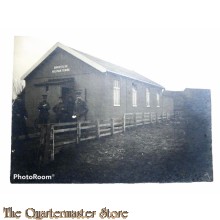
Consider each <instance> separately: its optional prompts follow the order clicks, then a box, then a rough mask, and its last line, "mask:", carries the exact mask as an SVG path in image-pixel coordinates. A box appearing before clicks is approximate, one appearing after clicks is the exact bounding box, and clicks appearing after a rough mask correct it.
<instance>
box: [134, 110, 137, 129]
mask: <svg viewBox="0 0 220 220" xmlns="http://www.w3.org/2000/svg"><path fill="white" fill-rule="evenodd" d="M136 116H137V115H136V113H134V126H135V127H137V118H136Z"/></svg>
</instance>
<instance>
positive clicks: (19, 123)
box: [12, 94, 29, 139]
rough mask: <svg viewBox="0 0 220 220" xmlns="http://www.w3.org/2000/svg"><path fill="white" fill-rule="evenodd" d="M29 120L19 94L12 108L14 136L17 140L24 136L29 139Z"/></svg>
mask: <svg viewBox="0 0 220 220" xmlns="http://www.w3.org/2000/svg"><path fill="white" fill-rule="evenodd" d="M27 118H28V113H27V110H26V108H25V104H24V101H23V99H22V97H21V95H20V94H19V95H18V96H17V98H16V100H15V101H14V103H13V106H12V136H13V137H15V138H16V139H17V138H18V136H20V135H23V134H24V135H25V137H26V138H29V137H28V132H27V127H26V120H27Z"/></svg>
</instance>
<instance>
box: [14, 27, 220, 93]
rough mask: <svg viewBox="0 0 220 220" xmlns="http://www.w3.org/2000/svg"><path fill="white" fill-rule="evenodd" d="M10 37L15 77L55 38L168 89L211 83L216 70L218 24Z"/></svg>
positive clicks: (219, 47) (219, 44)
mask: <svg viewBox="0 0 220 220" xmlns="http://www.w3.org/2000/svg"><path fill="white" fill-rule="evenodd" d="M14 39H15V41H14V68H13V73H14V78H15V79H20V78H21V76H22V75H23V74H24V73H25V72H26V71H27V70H28V69H29V68H30V67H31V66H32V65H33V64H34V63H35V62H37V61H38V59H40V57H41V56H43V55H44V53H45V52H46V51H47V50H49V49H50V48H51V47H52V46H53V45H54V44H55V43H56V42H60V43H62V44H64V45H66V46H69V47H72V48H74V49H77V50H80V51H82V52H85V53H88V54H90V55H93V56H96V57H98V58H101V59H104V60H106V61H109V62H112V63H114V64H117V65H119V66H122V67H125V68H128V69H131V70H134V71H136V72H138V73H139V74H141V75H144V76H145V77H147V78H149V79H151V80H153V81H155V82H157V83H159V84H161V85H163V86H164V87H165V88H166V89H167V90H184V89H185V88H205V89H209V88H212V87H213V86H215V85H216V80H214V78H215V77H214V76H215V75H216V74H218V73H219V72H220V66H219V62H218V61H219V60H220V53H219V51H220V41H219V39H220V30H219V29H190V28H188V29H187V28H162V29H156V28H152V29H145V28H93V29H92V28H87V29H60V30H59V32H57V31H55V30H52V31H48V32H47V33H46V34H42V33H41V34H39V33H38V35H37V36H16V37H15V38H14Z"/></svg>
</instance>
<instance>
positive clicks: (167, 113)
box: [166, 112, 168, 121]
mask: <svg viewBox="0 0 220 220" xmlns="http://www.w3.org/2000/svg"><path fill="white" fill-rule="evenodd" d="M166 119H167V121H168V112H167V113H166Z"/></svg>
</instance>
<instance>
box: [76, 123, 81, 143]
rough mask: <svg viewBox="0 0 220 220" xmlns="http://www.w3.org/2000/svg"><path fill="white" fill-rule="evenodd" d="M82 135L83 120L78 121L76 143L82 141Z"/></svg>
mask: <svg viewBox="0 0 220 220" xmlns="http://www.w3.org/2000/svg"><path fill="white" fill-rule="evenodd" d="M80 137H81V122H77V135H76V143H77V144H78V143H79V142H80Z"/></svg>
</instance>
